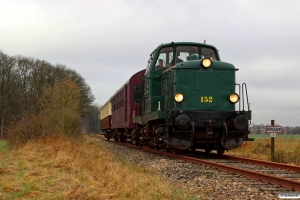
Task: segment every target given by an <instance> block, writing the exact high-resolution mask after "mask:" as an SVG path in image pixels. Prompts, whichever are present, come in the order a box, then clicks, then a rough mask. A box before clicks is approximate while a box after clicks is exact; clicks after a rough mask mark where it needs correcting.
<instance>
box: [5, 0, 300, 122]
mask: <svg viewBox="0 0 300 200" xmlns="http://www.w3.org/2000/svg"><path fill="white" fill-rule="evenodd" d="M204 39H206V43H207V44H211V45H214V46H216V47H217V49H218V50H219V53H220V57H221V60H223V61H225V62H229V63H232V64H234V65H235V67H236V68H239V69H240V70H239V71H237V82H238V83H244V82H245V83H247V87H248V95H249V101H250V103H251V107H252V110H253V119H252V122H254V123H255V124H262V123H263V124H268V123H270V120H271V119H274V120H275V123H277V124H280V125H283V126H299V125H300V90H299V86H300V79H299V77H300V66H299V64H300V1H297V0H289V1H283V0H280V1H279V0H272V1H271V0H269V1H267V0H257V1H255V0H248V1H246V0H235V1H234V0H226V1H224V0H215V1H213V0H201V1H200V0H185V1H180V0H164V1H159V0H152V1H151V0H143V1H142V0H118V1H117V0H81V1H79V0H42V1H41V0H0V50H2V51H3V52H4V53H6V54H8V55H10V56H14V55H19V54H21V55H23V56H26V57H33V58H37V59H41V60H46V61H48V62H50V63H52V64H57V63H60V64H65V65H66V66H67V67H69V68H72V69H75V70H76V71H77V72H78V73H79V74H81V75H82V76H83V77H84V78H85V79H86V82H87V83H88V84H89V86H90V87H91V89H92V92H93V94H94V95H95V97H96V100H95V103H98V104H100V105H103V104H104V103H105V102H106V101H107V100H108V98H109V97H110V96H112V95H113V93H114V92H115V91H116V90H117V89H119V87H120V86H121V85H122V84H123V83H124V82H125V81H127V80H128V79H129V77H130V76H131V75H133V74H134V73H136V72H137V71H140V70H142V69H144V68H146V63H147V60H148V58H149V54H150V53H151V52H152V51H153V50H154V49H155V48H156V47H157V46H158V45H160V44H161V43H169V42H172V41H174V42H183V41H189V42H203V41H204Z"/></svg>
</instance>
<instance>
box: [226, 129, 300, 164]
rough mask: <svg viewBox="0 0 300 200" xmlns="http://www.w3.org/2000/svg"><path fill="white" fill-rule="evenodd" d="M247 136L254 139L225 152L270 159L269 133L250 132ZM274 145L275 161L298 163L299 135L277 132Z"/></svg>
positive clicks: (299, 158)
mask: <svg viewBox="0 0 300 200" xmlns="http://www.w3.org/2000/svg"><path fill="white" fill-rule="evenodd" d="M249 138H255V140H254V141H253V142H250V141H249V142H244V144H243V145H242V146H241V147H239V148H237V149H234V150H231V151H229V152H226V153H225V154H227V155H235V156H241V157H246V158H253V159H259V160H267V161H271V138H270V135H269V134H259V135H256V134H250V135H249ZM274 146H275V148H274V149H275V153H274V161H275V162H282V163H287V164H293V165H300V156H299V155H300V135H283V134H281V135H280V134H277V135H276V138H275V145H274Z"/></svg>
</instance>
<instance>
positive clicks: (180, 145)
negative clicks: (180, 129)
mask: <svg viewBox="0 0 300 200" xmlns="http://www.w3.org/2000/svg"><path fill="white" fill-rule="evenodd" d="M164 142H165V143H166V144H167V145H169V146H171V147H173V148H176V149H181V150H186V149H189V148H190V147H191V146H192V143H191V142H190V141H187V140H181V139H177V138H171V139H170V140H169V139H164Z"/></svg>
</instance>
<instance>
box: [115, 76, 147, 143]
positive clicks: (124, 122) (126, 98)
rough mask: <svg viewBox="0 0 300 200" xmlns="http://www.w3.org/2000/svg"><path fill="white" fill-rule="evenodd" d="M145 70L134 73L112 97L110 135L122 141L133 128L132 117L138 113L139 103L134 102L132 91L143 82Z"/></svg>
mask: <svg viewBox="0 0 300 200" xmlns="http://www.w3.org/2000/svg"><path fill="white" fill-rule="evenodd" d="M144 74H145V70H141V71H139V72H137V73H136V74H134V75H133V76H132V77H131V78H130V79H129V80H128V81H127V82H126V83H125V84H124V85H123V86H122V87H121V88H120V89H119V90H118V91H117V92H116V93H115V94H114V95H113V96H112V97H111V99H110V100H111V103H112V117H111V118H112V125H111V128H112V130H113V133H112V137H113V138H114V139H115V140H120V141H124V140H126V138H127V137H130V136H131V132H132V130H133V128H134V124H133V121H132V118H133V117H134V116H135V115H140V110H141V109H140V103H135V102H134V96H133V91H134V89H136V88H137V87H141V86H142V84H143V81H142V80H143V78H144Z"/></svg>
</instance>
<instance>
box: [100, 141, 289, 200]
mask: <svg viewBox="0 0 300 200" xmlns="http://www.w3.org/2000/svg"><path fill="white" fill-rule="evenodd" d="M100 142H101V145H104V146H105V147H106V148H107V149H109V150H110V151H111V152H113V153H115V154H117V155H118V159H123V160H125V161H126V162H129V163H134V164H136V165H138V166H141V167H145V168H148V169H152V170H154V171H155V172H156V175H160V176H162V177H163V179H165V180H166V181H169V182H171V183H172V184H174V185H175V186H176V187H179V188H182V189H185V190H189V191H191V192H193V193H195V194H197V199H243V200H245V199H279V197H278V193H279V192H284V189H282V188H277V187H275V186H271V185H268V184H265V183H263V182H260V181H256V180H250V179H247V178H245V177H241V176H237V175H233V174H230V173H226V172H223V171H221V170H216V169H212V168H210V167H207V166H198V165H194V164H191V163H187V162H184V161H181V160H177V159H172V158H168V157H164V156H160V155H156V154H152V153H149V152H144V151H140V150H136V149H131V148H128V147H124V146H121V145H117V144H113V143H108V142H106V141H101V140H100ZM263 188H265V189H263ZM286 192H288V191H286Z"/></svg>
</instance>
